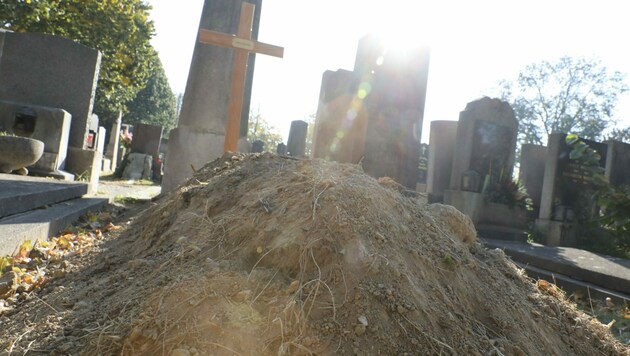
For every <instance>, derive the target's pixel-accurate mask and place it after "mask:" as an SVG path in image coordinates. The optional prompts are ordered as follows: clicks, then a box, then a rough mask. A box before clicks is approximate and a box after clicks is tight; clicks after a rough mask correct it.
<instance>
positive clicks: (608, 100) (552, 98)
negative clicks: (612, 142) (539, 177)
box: [501, 57, 628, 144]
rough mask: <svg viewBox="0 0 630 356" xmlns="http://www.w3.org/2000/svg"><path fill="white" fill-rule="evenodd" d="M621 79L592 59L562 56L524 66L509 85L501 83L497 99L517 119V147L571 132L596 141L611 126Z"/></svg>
mask: <svg viewBox="0 0 630 356" xmlns="http://www.w3.org/2000/svg"><path fill="white" fill-rule="evenodd" d="M624 80H625V76H624V75H622V74H621V73H619V72H611V71H609V70H608V69H607V68H606V67H604V66H602V64H601V63H600V62H599V61H597V60H593V59H584V58H578V59H575V58H571V57H562V58H560V59H559V60H558V61H556V62H548V61H543V62H540V63H535V64H531V65H529V66H527V67H526V68H525V69H524V70H523V71H521V72H520V74H519V76H518V79H517V80H516V81H514V82H510V81H503V82H502V83H501V85H502V94H501V96H502V98H503V99H504V100H507V101H508V102H510V104H511V105H512V108H513V109H514V112H515V114H516V118H517V119H518V121H519V141H520V143H521V144H525V143H531V144H542V143H543V142H545V141H546V138H547V135H549V134H550V133H569V132H575V133H577V134H579V135H580V136H581V137H584V138H588V139H592V140H597V139H600V138H602V134H603V132H604V130H605V129H606V128H608V127H609V126H611V125H612V124H613V123H614V118H613V114H614V109H615V106H616V105H617V101H618V97H619V96H620V95H621V94H622V93H624V92H626V91H627V90H628V86H627V84H626V83H625V82H624Z"/></svg>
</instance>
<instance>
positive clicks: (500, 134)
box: [470, 120, 516, 183]
mask: <svg viewBox="0 0 630 356" xmlns="http://www.w3.org/2000/svg"><path fill="white" fill-rule="evenodd" d="M474 130H475V131H474V133H473V144H472V154H471V157H470V169H472V170H474V171H476V172H477V173H479V174H480V175H481V178H482V179H486V177H489V179H490V183H498V182H499V180H500V179H501V178H505V177H511V175H512V174H511V172H512V167H508V165H509V164H510V163H512V162H510V157H511V156H512V157H513V156H514V153H513V152H512V150H513V146H512V142H513V141H514V138H515V136H516V132H514V130H513V129H512V128H510V127H507V126H503V125H499V124H497V123H494V122H488V121H483V120H478V121H476V122H475V129H474Z"/></svg>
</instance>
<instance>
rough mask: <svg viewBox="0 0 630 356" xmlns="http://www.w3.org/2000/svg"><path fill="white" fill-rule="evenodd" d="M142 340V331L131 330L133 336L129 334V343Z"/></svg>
mask: <svg viewBox="0 0 630 356" xmlns="http://www.w3.org/2000/svg"><path fill="white" fill-rule="evenodd" d="M140 338H142V329H140V328H134V329H133V330H131V334H129V341H131V342H134V341H137V340H139V339H140Z"/></svg>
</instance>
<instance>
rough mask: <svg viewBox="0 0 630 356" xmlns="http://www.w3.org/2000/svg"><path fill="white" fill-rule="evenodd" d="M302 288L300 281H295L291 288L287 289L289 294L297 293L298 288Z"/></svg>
mask: <svg viewBox="0 0 630 356" xmlns="http://www.w3.org/2000/svg"><path fill="white" fill-rule="evenodd" d="M299 287H300V282H299V281H297V280H296V281H293V282H291V284H290V285H289V288H288V289H287V292H288V293H289V294H291V293H295V292H297V290H298V288H299Z"/></svg>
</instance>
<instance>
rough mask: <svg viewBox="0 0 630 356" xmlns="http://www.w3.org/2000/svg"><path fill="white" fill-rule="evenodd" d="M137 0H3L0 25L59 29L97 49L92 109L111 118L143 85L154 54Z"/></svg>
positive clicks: (142, 8) (105, 119) (46, 30)
mask: <svg viewBox="0 0 630 356" xmlns="http://www.w3.org/2000/svg"><path fill="white" fill-rule="evenodd" d="M150 9H151V7H150V6H149V5H147V4H146V3H144V2H143V1H142V0H108V1H98V0H85V1H80V2H79V1H67V0H3V1H0V28H3V29H9V30H12V31H16V32H27V31H29V32H42V33H47V34H52V35H59V36H63V37H66V38H69V39H72V40H74V41H77V42H78V43H81V44H83V45H85V46H88V47H92V48H95V49H98V50H99V51H101V53H102V54H103V57H102V61H101V69H100V74H99V82H98V87H97V91H96V102H95V108H94V112H95V113H96V114H98V115H99V118H100V119H101V122H105V123H111V122H113V121H114V120H115V119H116V118H117V117H118V113H119V111H121V110H122V111H124V110H125V104H126V103H128V102H129V101H131V100H132V99H133V98H134V97H135V96H136V93H137V92H138V91H139V90H140V89H142V88H143V87H144V86H145V83H146V80H147V78H148V75H149V74H150V73H151V68H150V67H151V64H152V61H153V58H154V57H155V56H156V55H157V54H156V53H155V50H154V49H153V47H152V46H151V44H150V42H149V41H150V39H151V37H152V36H153V33H154V28H153V22H152V21H150V20H149V11H150Z"/></svg>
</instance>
